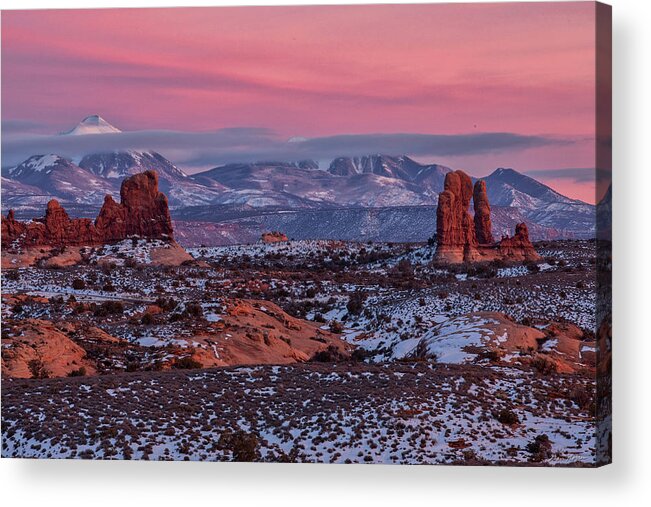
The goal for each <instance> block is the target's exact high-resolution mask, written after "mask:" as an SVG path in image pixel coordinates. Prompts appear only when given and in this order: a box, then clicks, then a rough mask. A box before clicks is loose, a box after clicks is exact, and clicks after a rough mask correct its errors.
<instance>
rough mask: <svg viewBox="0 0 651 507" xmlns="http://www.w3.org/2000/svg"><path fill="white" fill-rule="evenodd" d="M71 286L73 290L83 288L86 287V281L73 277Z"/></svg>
mask: <svg viewBox="0 0 651 507" xmlns="http://www.w3.org/2000/svg"><path fill="white" fill-rule="evenodd" d="M72 288H73V289H75V290H83V289H85V288H86V282H84V281H83V280H82V279H81V278H75V279H74V280H73V281H72Z"/></svg>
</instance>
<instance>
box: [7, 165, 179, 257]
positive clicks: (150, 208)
mask: <svg viewBox="0 0 651 507" xmlns="http://www.w3.org/2000/svg"><path fill="white" fill-rule="evenodd" d="M120 201H121V202H120V203H119V204H118V203H116V202H115V201H114V200H113V198H112V197H111V196H109V195H107V196H106V197H105V199H104V204H103V206H102V209H101V210H100V212H99V215H98V216H97V218H96V219H95V221H94V222H93V221H92V220H90V219H88V218H77V219H71V218H70V217H69V216H68V213H66V211H65V210H64V209H63V208H62V207H61V205H60V204H59V202H58V201H57V200H56V199H52V200H51V201H50V202H49V203H48V204H47V208H46V210H45V217H43V218H41V219H36V220H32V221H31V222H27V223H24V222H20V221H18V220H16V218H15V215H14V212H13V210H10V211H9V213H8V214H7V216H6V217H2V246H3V248H17V249H23V248H30V247H39V246H49V247H65V246H80V245H99V244H104V243H112V242H116V241H121V240H123V239H126V238H129V237H133V236H137V237H139V238H149V239H165V240H172V239H173V229H172V220H171V217H170V212H169V208H168V205H167V197H165V195H164V194H163V193H161V192H159V191H158V175H157V174H156V172H154V171H145V172H143V173H140V174H136V175H134V176H131V177H130V178H127V179H125V180H124V181H123V182H122V186H121V188H120Z"/></svg>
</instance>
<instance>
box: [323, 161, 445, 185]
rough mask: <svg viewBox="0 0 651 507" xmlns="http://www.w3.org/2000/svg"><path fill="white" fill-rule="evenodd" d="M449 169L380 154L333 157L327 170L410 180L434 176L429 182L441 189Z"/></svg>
mask: <svg viewBox="0 0 651 507" xmlns="http://www.w3.org/2000/svg"><path fill="white" fill-rule="evenodd" d="M450 171H451V169H450V168H448V167H444V166H440V165H437V164H431V165H422V164H419V163H418V162H416V161H415V160H412V159H411V158H409V157H406V156H404V155H403V156H400V157H392V156H389V155H381V154H378V155H368V156H364V157H339V158H336V159H334V160H333V161H332V163H331V164H330V167H329V168H328V172H329V173H330V174H333V175H335V176H352V175H354V174H376V175H378V176H385V177H387V178H395V179H401V180H405V181H412V182H413V181H424V180H425V179H426V178H428V177H429V178H432V177H433V176H434V177H435V178H436V181H435V182H434V181H432V182H431V184H433V185H434V186H440V188H441V190H442V189H443V181H444V179H445V174H446V173H448V172H450ZM439 180H440V181H439ZM439 191H440V190H439Z"/></svg>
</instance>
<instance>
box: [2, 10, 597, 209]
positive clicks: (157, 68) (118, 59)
mask: <svg viewBox="0 0 651 507" xmlns="http://www.w3.org/2000/svg"><path fill="white" fill-rule="evenodd" d="M594 50H595V47H594V4H593V3H592V2H573V3H561V4H559V3H513V4H465V5H464V4H457V5H454V4H448V5H446V4H438V5H436V4H434V5H407V6H405V5H375V6H332V7H325V6H322V7H275V8H274V7H255V8H246V7H241V8H176V9H115V10H109V9H104V10H60V11H13V12H12V11H4V12H3V13H2V71H3V72H2V74H3V83H2V84H3V90H2V110H3V113H2V114H3V122H5V121H14V122H25V125H27V124H34V125H35V127H33V128H34V129H35V130H36V131H38V132H41V133H46V132H47V133H49V132H57V131H61V130H64V129H67V128H70V127H72V126H73V125H74V124H76V123H77V122H78V121H79V120H80V119H81V118H83V117H84V116H86V115H89V114H94V113H97V114H100V115H102V116H104V117H105V118H107V119H109V120H110V121H111V123H113V124H115V125H117V126H118V127H120V128H121V129H122V130H147V129H172V130H182V131H190V132H194V131H211V130H216V129H221V128H231V127H247V128H251V127H263V128H267V129H271V130H273V131H274V132H275V133H277V135H278V136H282V137H284V138H289V137H292V136H302V137H319V136H332V135H338V134H368V133H373V134H375V133H412V134H415V133H418V134H476V133H482V132H503V133H513V134H520V135H526V136H543V137H546V138H553V139H557V140H561V141H564V143H563V144H560V145H559V144H550V145H548V146H540V147H537V148H533V149H521V148H513V149H502V150H501V151H496V152H492V153H490V154H488V155H468V156H464V155H454V156H445V157H440V156H439V157H437V156H432V157H429V158H430V159H431V160H432V161H436V162H440V163H445V164H448V165H452V166H454V167H457V168H463V169H466V170H468V171H469V172H471V173H472V174H475V175H477V176H481V175H484V174H487V173H489V172H491V171H492V170H493V169H495V167H498V166H506V167H513V168H514V169H516V170H519V171H521V172H526V171H529V170H536V171H540V170H545V169H562V168H589V167H594V141H593V138H594V120H595V112H594V100H595V98H594V97H595V90H594ZM420 158H421V159H422V158H423V157H420ZM554 174H555V176H554V179H553V182H554V186H555V188H557V189H558V190H559V191H561V192H563V193H565V194H567V195H570V196H572V197H578V198H581V199H583V200H586V201H591V202H594V185H593V184H591V183H590V182H575V181H574V180H573V179H571V178H564V177H561V178H558V173H554ZM537 178H538V179H541V180H543V181H544V176H543V177H541V176H537ZM551 181H552V179H549V182H551Z"/></svg>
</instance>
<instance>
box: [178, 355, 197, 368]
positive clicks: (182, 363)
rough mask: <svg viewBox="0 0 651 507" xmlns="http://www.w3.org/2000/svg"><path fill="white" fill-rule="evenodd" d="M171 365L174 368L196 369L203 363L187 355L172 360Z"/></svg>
mask: <svg viewBox="0 0 651 507" xmlns="http://www.w3.org/2000/svg"><path fill="white" fill-rule="evenodd" d="M172 367H173V368H176V369H177V370H196V369H199V368H202V367H203V365H202V364H201V363H200V362H199V361H195V360H194V359H192V357H190V356H187V357H181V358H179V359H177V360H176V361H174V364H173V365H172Z"/></svg>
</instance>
